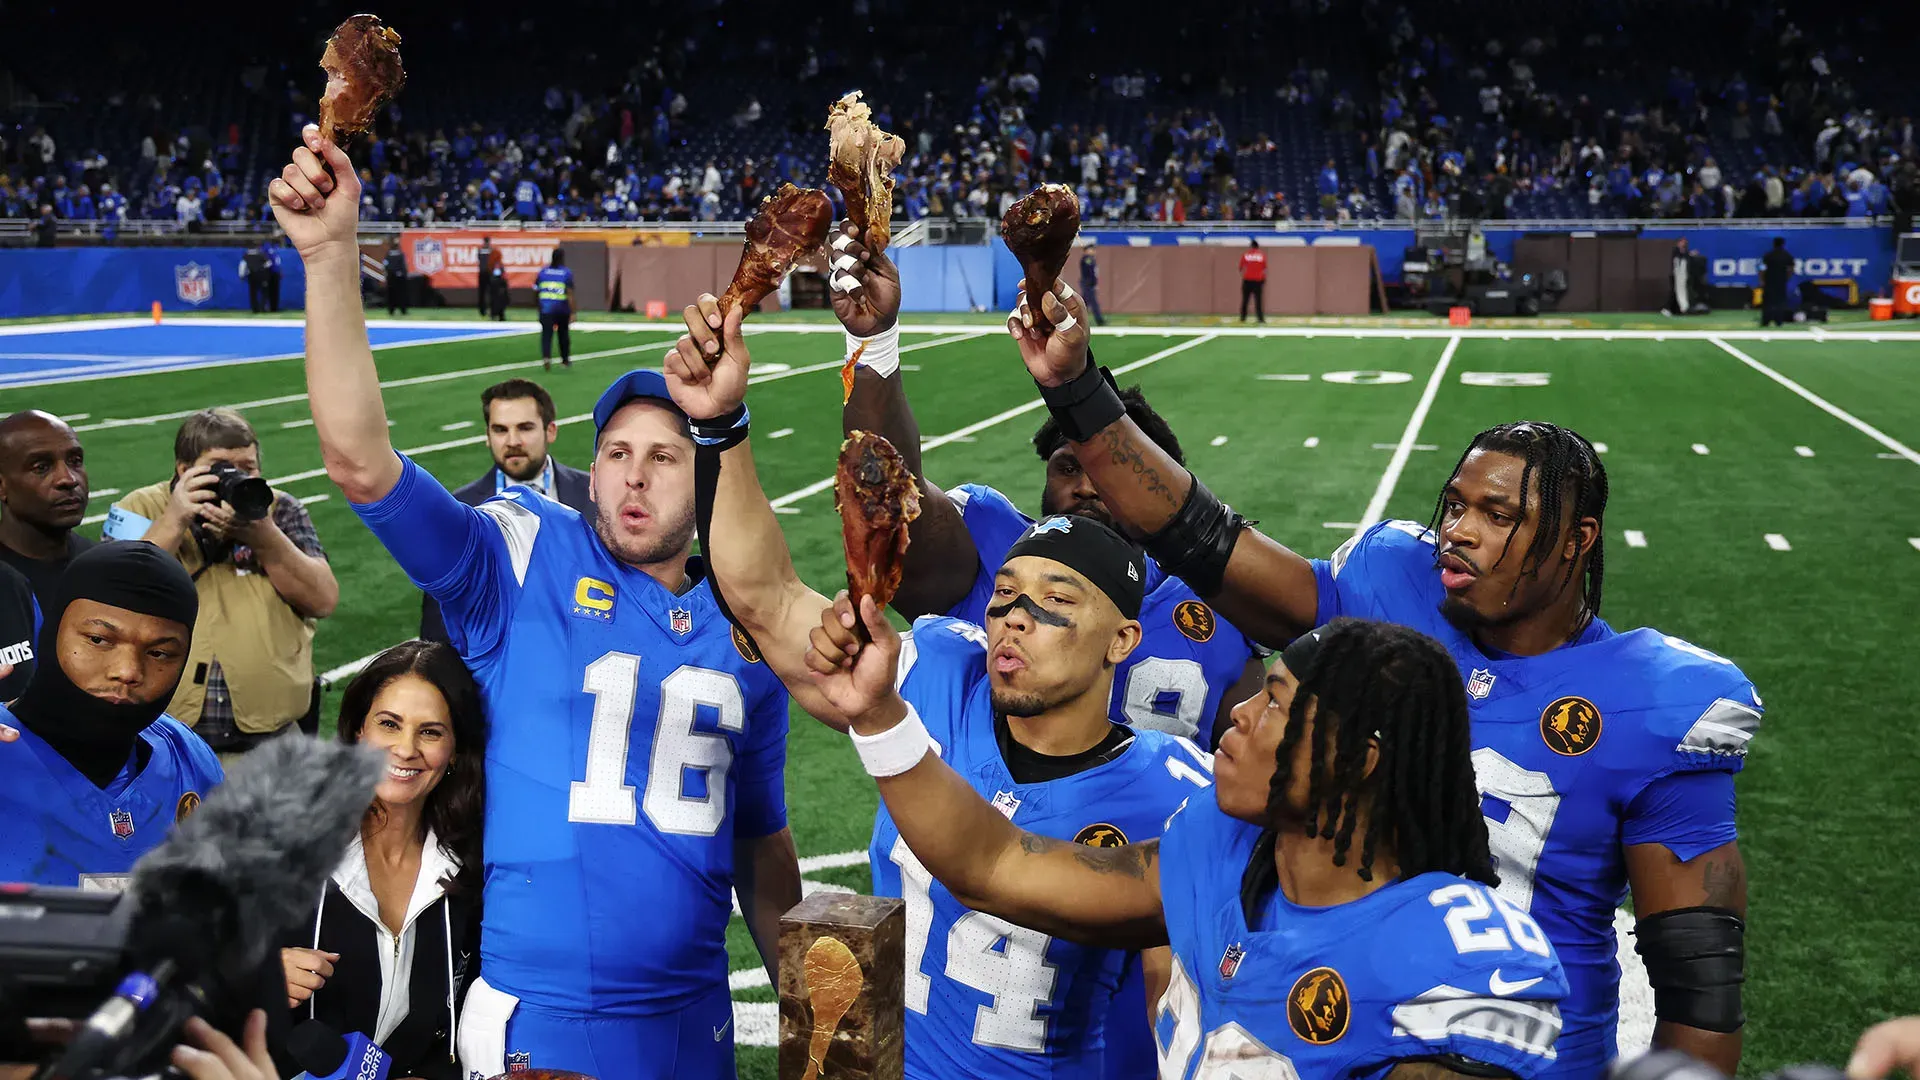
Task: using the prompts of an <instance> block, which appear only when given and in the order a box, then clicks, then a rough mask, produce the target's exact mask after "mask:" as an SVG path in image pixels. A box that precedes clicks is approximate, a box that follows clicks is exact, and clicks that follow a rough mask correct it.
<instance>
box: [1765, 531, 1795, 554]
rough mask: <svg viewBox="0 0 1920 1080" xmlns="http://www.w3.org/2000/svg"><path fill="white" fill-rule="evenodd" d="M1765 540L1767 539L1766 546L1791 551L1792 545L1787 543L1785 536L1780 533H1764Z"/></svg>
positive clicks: (1776, 549)
mask: <svg viewBox="0 0 1920 1080" xmlns="http://www.w3.org/2000/svg"><path fill="white" fill-rule="evenodd" d="M1766 541H1767V546H1768V547H1770V548H1772V549H1773V550H1775V551H1792V550H1793V545H1792V544H1789V543H1787V538H1786V537H1784V536H1782V535H1780V534H1779V533H1768V534H1767V535H1766Z"/></svg>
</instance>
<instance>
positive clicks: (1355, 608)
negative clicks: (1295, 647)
mask: <svg viewBox="0 0 1920 1080" xmlns="http://www.w3.org/2000/svg"><path fill="white" fill-rule="evenodd" d="M1312 562H1313V578H1314V585H1315V587H1316V588H1315V591H1316V593H1317V594H1318V607H1317V609H1316V611H1315V613H1314V625H1315V626H1324V625H1326V624H1327V623H1329V622H1332V621H1333V620H1334V619H1337V618H1340V617H1341V616H1343V615H1344V616H1352V617H1355V618H1363V619H1385V620H1387V621H1389V622H1393V621H1399V620H1395V619H1394V618H1393V615H1392V613H1391V612H1389V611H1386V610H1384V608H1385V607H1386V606H1387V598H1388V597H1389V596H1397V595H1400V594H1401V593H1402V591H1403V590H1404V595H1405V596H1406V597H1418V596H1419V595H1420V583H1419V582H1418V581H1417V580H1415V577H1414V575H1416V574H1419V573H1422V572H1426V571H1429V570H1431V568H1432V565H1433V534H1432V533H1431V532H1429V531H1428V530H1427V528H1426V526H1424V525H1421V524H1420V523H1419V522H1417V521H1398V520H1394V521H1383V522H1381V523H1379V524H1378V525H1375V526H1374V527H1372V528H1371V529H1368V530H1367V531H1366V532H1364V533H1361V534H1360V535H1359V536H1356V537H1354V538H1353V539H1351V540H1348V541H1347V542H1346V543H1344V544H1341V545H1340V547H1339V548H1337V549H1336V550H1335V551H1334V553H1333V554H1332V556H1330V557H1328V558H1325V559H1314V560H1312Z"/></svg>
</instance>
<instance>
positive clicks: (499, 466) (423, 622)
mask: <svg viewBox="0 0 1920 1080" xmlns="http://www.w3.org/2000/svg"><path fill="white" fill-rule="evenodd" d="M480 414H481V415H482V416H483V417H485V418H486V422H487V451H488V452H489V453H491V454H492V455H493V468H491V469H488V470H487V471H486V473H485V475H483V476H481V477H480V478H479V479H478V480H475V481H474V482H473V483H471V484H468V485H467V486H465V487H463V488H460V489H459V490H457V491H455V492H454V493H453V497H454V498H456V499H459V500H460V501H461V502H463V503H466V504H467V505H468V506H479V505H480V504H481V503H483V502H486V501H487V500H488V499H491V498H493V497H494V496H495V495H498V494H500V493H501V492H503V491H505V490H507V489H508V488H509V487H512V486H513V485H515V484H525V485H526V486H527V487H530V488H532V489H533V490H535V491H537V492H539V493H540V494H542V495H545V496H546V497H547V498H549V499H553V500H555V501H556V502H560V503H564V504H566V505H567V506H571V507H573V508H574V509H575V510H578V511H580V513H581V514H582V515H583V516H586V517H592V516H594V510H593V496H591V495H589V494H588V493H587V492H588V488H589V487H590V486H591V484H592V478H591V477H589V476H588V475H587V474H586V473H584V472H581V471H580V470H579V469H576V468H573V467H572V466H570V465H566V464H563V463H562V462H561V461H560V460H559V459H558V458H556V457H554V456H553V454H552V447H553V442H554V440H555V439H557V438H559V437H560V424H559V422H558V419H557V416H558V414H557V413H556V412H555V411H554V408H553V396H552V395H551V394H548V393H547V388H546V387H544V386H541V385H540V384H539V383H537V382H534V381H532V380H530V379H508V380H507V381H506V382H503V383H496V384H494V385H492V386H489V387H487V388H486V389H485V390H482V391H481V392H480ZM420 605H421V607H420V636H421V638H423V639H424V640H427V641H446V640H447V624H446V622H445V621H444V620H442V619H441V617H440V604H439V602H438V601H436V600H434V598H433V597H431V596H427V595H426V594H424V593H422V594H421V598H420Z"/></svg>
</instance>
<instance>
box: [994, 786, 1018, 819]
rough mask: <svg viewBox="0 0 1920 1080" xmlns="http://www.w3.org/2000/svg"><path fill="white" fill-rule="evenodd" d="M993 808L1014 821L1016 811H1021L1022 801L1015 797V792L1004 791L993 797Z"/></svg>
mask: <svg viewBox="0 0 1920 1080" xmlns="http://www.w3.org/2000/svg"><path fill="white" fill-rule="evenodd" d="M993 808H994V809H995V810H998V811H1000V813H1001V815H1002V816H1004V817H1005V818H1006V819H1007V820H1008V821H1012V820H1013V813H1014V811H1016V810H1018V809H1020V800H1019V799H1016V798H1014V797H1013V792H1011V791H1002V792H1000V793H999V794H997V795H995V796H994V797H993Z"/></svg>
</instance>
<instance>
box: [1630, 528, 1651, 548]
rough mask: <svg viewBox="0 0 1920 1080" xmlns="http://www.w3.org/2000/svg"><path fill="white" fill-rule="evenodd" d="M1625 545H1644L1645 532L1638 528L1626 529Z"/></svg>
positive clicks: (1645, 542)
mask: <svg viewBox="0 0 1920 1080" xmlns="http://www.w3.org/2000/svg"><path fill="white" fill-rule="evenodd" d="M1627 546H1628V547H1646V546H1647V534H1646V533H1643V532H1641V531H1640V530H1639V529H1628V530H1627Z"/></svg>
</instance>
